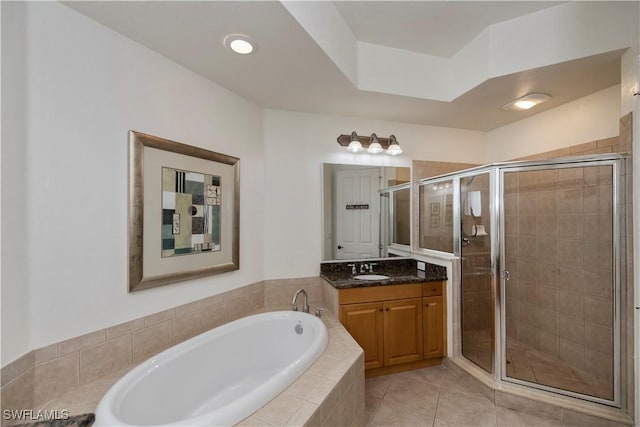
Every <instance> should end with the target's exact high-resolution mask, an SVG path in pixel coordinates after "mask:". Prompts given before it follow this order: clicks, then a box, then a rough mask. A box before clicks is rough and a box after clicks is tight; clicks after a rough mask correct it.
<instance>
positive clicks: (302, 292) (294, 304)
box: [291, 289, 309, 313]
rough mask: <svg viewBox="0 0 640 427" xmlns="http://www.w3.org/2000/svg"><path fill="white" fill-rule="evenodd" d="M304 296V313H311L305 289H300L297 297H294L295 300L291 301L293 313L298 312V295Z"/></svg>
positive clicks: (296, 294)
mask: <svg viewBox="0 0 640 427" xmlns="http://www.w3.org/2000/svg"><path fill="white" fill-rule="evenodd" d="M300 294H302V295H304V302H303V305H302V311H304V312H305V313H308V312H309V304H308V300H307V291H305V290H304V289H298V290H297V291H296V293H295V295H294V296H293V299H292V300H291V309H292V310H293V311H298V304H297V303H296V300H297V299H298V295H300Z"/></svg>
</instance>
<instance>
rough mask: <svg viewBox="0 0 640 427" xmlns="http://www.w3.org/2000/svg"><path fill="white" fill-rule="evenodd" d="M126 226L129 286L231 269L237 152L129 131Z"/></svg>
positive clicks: (236, 243) (235, 249) (236, 247)
mask: <svg viewBox="0 0 640 427" xmlns="http://www.w3.org/2000/svg"><path fill="white" fill-rule="evenodd" d="M172 174H173V175H172ZM176 176H177V177H178V178H179V179H176V180H175V184H173V183H172V182H171V180H172V179H174V178H175V177H176ZM185 177H186V178H185ZM189 179H193V180H194V181H188V180H189ZM206 180H209V181H208V182H207V181H206ZM200 181H201V182H200ZM185 183H186V188H187V189H188V188H195V190H185V189H184V188H185ZM189 184H191V185H189ZM173 185H175V186H177V187H178V189H177V190H175V189H174V191H173V192H172V191H167V186H173ZM189 191H191V193H194V194H191V193H190V192H189ZM198 192H199V193H198ZM196 193H198V194H196ZM208 196H209V197H208ZM172 199H173V200H172ZM176 199H177V200H178V202H176ZM185 201H186V202H185ZM172 203H173V204H174V206H173V211H172V210H171V209H167V207H169V208H170V207H171V206H170V205H171V204H172ZM185 203H186V204H185ZM185 209H186V210H185ZM191 217H193V218H191ZM196 217H197V218H196ZM196 220H198V221H196ZM167 221H168V224H165V222H167ZM180 221H182V223H183V224H182V230H183V232H182V231H181V224H180ZM202 224H207V225H202ZM128 227H129V230H128V239H129V242H128V246H129V253H128V259H129V278H128V285H129V292H135V291H140V290H143V289H149V288H153V287H157V286H163V285H167V284H170V283H175V282H181V281H185V280H190V279H195V278H198V277H204V276H209V275H213V274H220V273H224V272H227V271H233V270H238V269H239V268H240V159H238V158H237V157H233V156H228V155H225V154H220V153H216V152H214V151H210V150H206V149H204V148H199V147H193V146H190V145H186V144H182V143H179V142H175V141H171V140H168V139H163V138H159V137H157V136H153V135H148V134H144V133H140V132H135V131H129V219H128ZM198 227H199V229H198V230H197V231H194V230H196V228H198ZM204 227H208V228H209V229H211V231H210V232H209V230H207V233H206V234H198V233H199V232H200V231H201V229H202V230H204ZM202 232H203V233H204V231H202ZM181 233H182V234H181ZM203 236H204V237H203ZM211 236H214V237H211ZM172 238H173V239H174V244H173V250H169V249H171V248H170V246H171V243H170V241H171V239H172ZM178 238H181V239H182V240H181V241H180V245H182V246H181V247H180V248H178V243H176V242H177V240H176V239H178ZM189 239H192V241H194V242H198V243H193V244H192V243H191V242H190V241H189ZM206 239H208V240H209V242H206V241H205V240H206ZM211 239H217V241H215V242H211ZM202 242H204V243H202ZM189 245H191V247H190V246H189Z"/></svg>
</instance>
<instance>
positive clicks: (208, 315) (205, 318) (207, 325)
mask: <svg viewBox="0 0 640 427" xmlns="http://www.w3.org/2000/svg"><path fill="white" fill-rule="evenodd" d="M228 318H229V315H228V314H227V311H226V304H225V302H224V301H218V302H217V303H214V304H209V305H206V306H204V307H203V310H202V327H203V329H204V330H209V329H213V328H215V327H218V326H220V325H222V324H224V323H226V322H227V321H228Z"/></svg>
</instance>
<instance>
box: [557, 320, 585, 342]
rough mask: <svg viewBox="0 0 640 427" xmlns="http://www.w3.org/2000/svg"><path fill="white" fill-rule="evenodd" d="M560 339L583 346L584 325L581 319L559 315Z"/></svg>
mask: <svg viewBox="0 0 640 427" xmlns="http://www.w3.org/2000/svg"><path fill="white" fill-rule="evenodd" d="M558 323H559V324H560V339H561V340H565V341H571V342H572V343H574V344H578V345H581V346H584V343H585V335H584V333H585V326H584V321H583V320H582V319H578V318H574V317H568V316H563V315H560V317H559V319H558Z"/></svg>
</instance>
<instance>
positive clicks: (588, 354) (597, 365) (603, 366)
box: [584, 349, 613, 381]
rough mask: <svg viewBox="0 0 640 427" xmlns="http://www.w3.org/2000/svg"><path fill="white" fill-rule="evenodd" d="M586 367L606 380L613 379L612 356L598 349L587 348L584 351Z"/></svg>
mask: <svg viewBox="0 0 640 427" xmlns="http://www.w3.org/2000/svg"><path fill="white" fill-rule="evenodd" d="M584 364H585V369H586V370H588V371H590V372H592V373H593V374H594V375H596V377H598V378H600V379H603V380H605V381H612V380H613V363H612V360H611V356H609V355H606V354H603V353H600V352H598V351H594V350H590V349H586V350H585V352H584Z"/></svg>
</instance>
